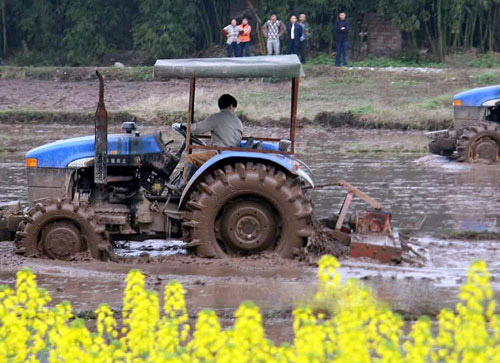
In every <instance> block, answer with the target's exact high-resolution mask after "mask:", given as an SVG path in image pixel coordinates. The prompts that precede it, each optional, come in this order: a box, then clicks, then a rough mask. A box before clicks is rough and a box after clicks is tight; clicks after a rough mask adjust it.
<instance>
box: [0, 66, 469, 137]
mask: <svg viewBox="0 0 500 363" xmlns="http://www.w3.org/2000/svg"><path fill="white" fill-rule="evenodd" d="M100 70H101V71H102V72H103V73H104V75H105V80H106V85H105V90H106V91H105V92H106V95H105V98H106V105H107V108H108V112H109V114H110V117H111V119H112V120H115V121H116V122H122V121H126V120H127V121H128V120H130V119H131V118H133V117H136V118H137V119H138V120H139V121H140V122H141V123H142V124H146V125H159V124H170V123H172V122H179V121H185V120H186V114H187V112H186V110H187V93H188V82H187V81H186V80H174V79H171V80H162V81H161V82H160V81H158V80H155V79H154V78H153V73H152V67H138V68H113V67H111V68H100ZM306 71H307V76H306V77H305V78H304V79H303V80H301V89H300V93H299V114H298V118H299V126H311V125H317V124H319V125H321V126H324V127H328V128H337V127H354V128H363V129H398V130H436V129H443V128H447V127H449V126H451V124H452V114H451V107H450V102H451V98H452V96H453V94H454V93H456V92H458V91H461V90H463V89H467V88H471V87H473V86H475V85H476V84H475V83H474V80H475V79H476V78H473V77H472V76H470V77H469V76H468V75H463V76H462V75H458V76H457V74H456V72H454V73H453V74H451V72H449V71H447V70H429V71H428V70H426V69H424V70H414V69H402V70H400V69H390V70H387V69H337V68H334V67H327V66H312V67H307V69H306ZM431 71H432V72H431ZM470 72H472V73H473V72H474V71H470ZM470 72H469V73H470ZM472 73H471V74H472ZM221 92H229V93H232V94H234V95H236V96H237V97H238V100H239V101H240V102H239V103H240V105H241V106H240V107H239V109H238V110H239V115H240V116H241V118H242V119H244V120H245V121H246V123H247V124H249V125H255V126H266V125H270V124H272V125H274V126H276V125H283V126H286V125H288V117H289V107H290V105H289V103H290V85H289V82H285V81H278V80H262V79H255V80H251V81H245V80H214V79H203V80H200V82H198V87H197V93H196V114H195V117H196V118H197V119H201V118H203V117H204V116H206V115H207V114H210V113H212V112H215V111H216V100H214V98H216V95H217V94H220V93H221ZM96 102H97V80H96V76H95V68H94V67H85V68H50V67H48V68H22V67H19V68H16V67H0V122H3V123H12V122H20V123H65V124H87V123H89V122H91V121H92V118H93V113H94V111H95V107H96Z"/></svg>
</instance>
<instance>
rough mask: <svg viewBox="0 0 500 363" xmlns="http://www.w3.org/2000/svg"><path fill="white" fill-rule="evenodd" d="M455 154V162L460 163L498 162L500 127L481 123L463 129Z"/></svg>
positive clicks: (489, 123)
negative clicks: (456, 154)
mask: <svg viewBox="0 0 500 363" xmlns="http://www.w3.org/2000/svg"><path fill="white" fill-rule="evenodd" d="M457 153H458V157H457V161H462V162H476V161H481V160H483V161H487V162H496V161H498V160H499V158H500V127H499V126H498V125H497V124H495V123H492V122H483V123H481V124H479V125H477V126H470V127H466V128H464V129H463V130H462V133H461V136H460V137H459V139H458V141H457Z"/></svg>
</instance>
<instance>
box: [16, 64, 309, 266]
mask: <svg viewBox="0 0 500 363" xmlns="http://www.w3.org/2000/svg"><path fill="white" fill-rule="evenodd" d="M154 73H155V77H157V78H160V79H162V78H172V77H176V78H187V79H190V92H189V111H188V115H187V127H186V128H180V127H174V130H175V131H177V132H179V133H180V134H181V135H182V136H183V137H184V140H185V141H184V142H183V143H182V145H180V146H178V147H177V148H175V150H173V149H172V146H173V142H174V141H173V140H169V141H166V140H164V139H163V137H162V134H161V132H157V133H154V134H150V135H141V134H140V133H139V132H138V131H137V129H136V126H135V123H133V122H125V123H124V124H123V125H122V128H123V130H124V133H122V134H110V135H108V133H107V113H106V109H105V106H104V83H103V78H102V76H101V75H100V74H98V76H99V80H100V92H99V94H100V95H99V103H98V108H97V111H96V121H95V135H92V136H87V137H78V138H72V139H67V140H61V141H56V142H53V143H50V144H46V145H43V146H40V147H37V148H35V149H33V150H30V151H29V152H28V153H27V155H26V166H27V178H28V189H29V202H30V208H29V210H28V211H27V212H25V213H24V215H23V217H22V222H21V223H20V224H19V227H18V228H17V229H18V231H17V234H16V239H15V243H16V248H17V252H18V253H19V254H22V255H26V256H39V257H47V258H52V259H63V260H64V259H72V258H74V257H75V255H77V254H80V253H86V252H87V251H89V252H90V254H91V256H92V257H93V258H96V259H101V260H108V259H113V258H114V257H115V255H114V252H113V246H114V241H118V240H136V241H137V240H146V239H151V238H183V239H184V241H185V242H186V243H187V248H188V249H190V250H192V251H194V252H195V253H196V254H197V255H199V256H205V257H225V256H233V255H249V254H255V253H260V252H263V251H274V252H276V253H278V254H279V255H281V256H283V257H286V258H291V257H293V256H294V254H295V253H297V252H298V251H299V250H300V249H301V248H302V247H304V246H305V245H306V243H307V239H308V237H309V236H310V235H311V234H312V231H313V229H312V204H311V200H310V197H309V195H308V189H309V188H311V187H312V186H313V181H312V178H311V175H310V173H309V171H308V168H307V167H306V166H305V165H304V164H303V163H302V162H300V161H299V160H298V159H297V158H296V157H295V129H296V114H297V99H298V87H299V79H300V76H301V75H302V73H303V72H302V68H301V65H300V61H299V59H298V58H297V57H296V56H295V55H293V56H275V57H251V58H239V59H197V60H196V59H185V60H158V61H157V62H156V64H155V68H154ZM207 77H218V78H219V77H230V78H250V77H251V78H262V77H272V78H288V79H291V80H292V86H291V92H292V97H291V100H292V102H291V120H290V137H289V138H288V139H286V140H280V139H275V138H270V137H244V138H243V141H242V144H241V147H240V148H222V147H214V146H211V145H206V144H205V142H204V141H203V138H199V137H196V136H194V135H191V132H190V130H191V124H192V122H193V118H194V104H195V84H196V79H198V78H207ZM207 149H208V150H216V151H217V153H218V154H217V155H216V156H215V157H213V158H212V159H211V160H209V161H208V162H207V163H205V164H204V165H203V166H202V167H200V168H199V169H198V170H197V171H196V173H195V174H194V175H193V176H192V177H191V179H190V180H189V183H188V184H187V185H186V186H185V187H184V188H183V189H179V188H178V184H179V183H178V181H179V179H180V178H181V175H180V174H181V173H180V171H179V169H180V168H179V166H180V164H179V163H180V160H181V156H182V154H183V153H191V152H193V151H196V150H207Z"/></svg>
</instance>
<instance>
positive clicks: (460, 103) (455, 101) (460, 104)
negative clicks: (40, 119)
mask: <svg viewBox="0 0 500 363" xmlns="http://www.w3.org/2000/svg"><path fill="white" fill-rule="evenodd" d="M453 106H455V107H462V100H453Z"/></svg>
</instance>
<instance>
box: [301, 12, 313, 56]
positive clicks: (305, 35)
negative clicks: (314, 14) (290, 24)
mask: <svg viewBox="0 0 500 363" xmlns="http://www.w3.org/2000/svg"><path fill="white" fill-rule="evenodd" d="M299 24H300V26H301V27H302V36H301V37H300V43H299V50H300V62H301V63H302V64H304V63H306V60H307V40H308V39H309V37H310V36H311V29H310V28H309V24H308V23H307V21H306V14H304V13H302V14H299Z"/></svg>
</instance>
